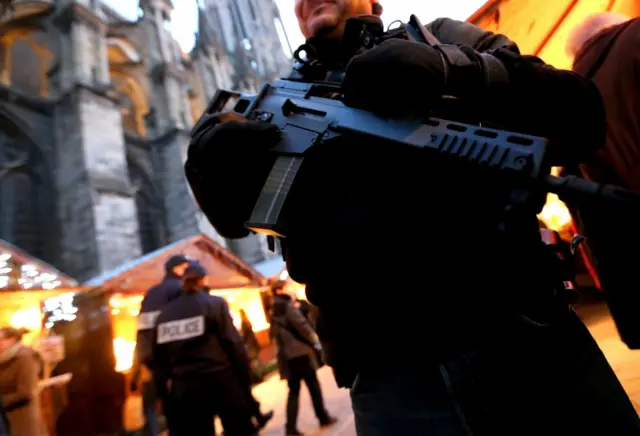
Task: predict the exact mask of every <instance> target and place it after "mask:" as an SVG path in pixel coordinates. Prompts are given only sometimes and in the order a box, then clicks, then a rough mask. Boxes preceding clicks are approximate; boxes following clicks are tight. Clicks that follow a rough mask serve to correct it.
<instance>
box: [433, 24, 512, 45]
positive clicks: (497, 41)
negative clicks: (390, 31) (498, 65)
mask: <svg viewBox="0 0 640 436" xmlns="http://www.w3.org/2000/svg"><path fill="white" fill-rule="evenodd" d="M426 27H427V30H429V31H430V32H431V33H432V34H433V36H435V37H436V38H438V40H439V41H440V42H441V43H442V44H452V45H468V46H469V47H472V48H473V49H474V50H476V51H477V52H479V53H484V52H487V51H490V50H497V49H506V50H510V51H512V52H514V53H520V50H519V49H518V46H517V45H516V43H515V42H513V41H511V40H510V39H509V38H507V37H506V36H505V35H501V34H499V33H493V32H490V31H488V30H484V29H481V28H480V27H478V26H476V25H473V24H471V23H465V22H463V21H457V20H452V19H451V18H438V19H437V20H435V21H433V22H431V23H429V24H428V25H427V26H426Z"/></svg>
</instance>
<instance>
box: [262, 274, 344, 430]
mask: <svg viewBox="0 0 640 436" xmlns="http://www.w3.org/2000/svg"><path fill="white" fill-rule="evenodd" d="M282 288H283V283H282V282H277V283H276V284H274V286H273V293H274V296H273V307H272V312H271V334H272V336H273V337H274V338H275V340H276V349H277V353H276V357H277V359H278V369H279V370H280V377H281V378H283V379H285V380H287V385H288V386H289V395H288V396H287V422H286V426H285V432H286V435H287V436H300V435H302V433H301V432H300V431H299V430H298V428H297V420H298V407H299V402H300V387H301V384H302V381H304V383H305V384H306V385H307V389H309V395H310V396H311V401H312V403H313V409H314V412H315V414H316V418H318V421H319V422H320V426H321V427H328V426H330V425H332V424H334V423H335V422H336V421H337V420H336V419H335V418H334V417H332V416H331V415H329V412H327V409H326V408H325V404H324V399H323V397H322V390H321V388H320V382H319V381H318V377H317V375H316V371H317V369H318V361H317V358H316V354H317V350H320V348H321V347H320V341H319V339H318V336H317V335H316V333H315V331H314V330H313V328H312V327H311V325H310V324H309V321H308V320H307V319H306V318H305V317H304V315H303V314H302V313H301V312H300V311H299V310H298V309H296V307H295V306H294V302H293V299H292V298H291V297H290V296H289V295H287V294H285V293H282V292H281V291H282Z"/></svg>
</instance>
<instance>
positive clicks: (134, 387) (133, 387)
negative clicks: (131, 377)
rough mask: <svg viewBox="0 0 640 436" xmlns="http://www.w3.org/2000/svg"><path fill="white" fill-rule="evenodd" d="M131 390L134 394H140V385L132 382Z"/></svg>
mask: <svg viewBox="0 0 640 436" xmlns="http://www.w3.org/2000/svg"><path fill="white" fill-rule="evenodd" d="M129 390H130V391H131V392H132V393H136V392H138V383H137V382H135V381H132V382H131V384H130V385H129Z"/></svg>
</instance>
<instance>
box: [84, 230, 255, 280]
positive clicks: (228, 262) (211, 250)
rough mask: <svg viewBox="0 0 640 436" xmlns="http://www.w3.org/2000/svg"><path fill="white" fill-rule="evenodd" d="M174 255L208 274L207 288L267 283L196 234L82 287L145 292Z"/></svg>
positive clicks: (162, 273)
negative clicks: (181, 255)
mask: <svg viewBox="0 0 640 436" xmlns="http://www.w3.org/2000/svg"><path fill="white" fill-rule="evenodd" d="M176 254H183V255H185V256H187V257H189V258H191V259H194V260H197V261H198V262H200V263H201V264H202V265H203V266H204V267H205V268H206V270H207V272H208V281H209V286H210V287H211V289H229V288H240V287H251V286H262V285H264V284H266V282H267V280H266V278H265V277H263V276H262V275H261V274H260V273H258V272H257V271H255V270H254V269H253V268H251V267H250V266H249V265H247V264H246V263H245V262H243V261H242V260H240V258H238V257H237V256H235V255H234V254H233V253H231V252H230V251H229V250H227V249H226V248H224V247H222V246H221V245H220V244H218V243H217V242H215V241H213V240H212V239H211V238H209V237H208V236H206V235H198V236H193V237H190V238H185V239H182V240H180V241H176V242H174V243H172V244H170V245H167V246H166V247H163V248H160V249H159V250H156V251H153V252H151V253H149V254H146V255H144V256H142V257H139V258H137V259H134V260H131V261H129V262H127V263H125V264H123V265H121V266H119V267H118V268H115V269H113V270H111V271H108V272H106V273H104V274H102V275H100V276H97V277H94V278H92V279H90V280H88V281H86V282H85V283H83V285H84V286H90V287H95V286H100V287H102V288H105V289H109V290H111V289H113V290H118V291H124V292H127V291H130V292H140V291H146V290H147V289H149V288H150V287H151V286H153V285H155V284H157V283H159V282H160V281H161V280H162V278H163V277H164V264H165V262H166V261H167V260H168V259H169V258H170V257H171V256H174V255H176Z"/></svg>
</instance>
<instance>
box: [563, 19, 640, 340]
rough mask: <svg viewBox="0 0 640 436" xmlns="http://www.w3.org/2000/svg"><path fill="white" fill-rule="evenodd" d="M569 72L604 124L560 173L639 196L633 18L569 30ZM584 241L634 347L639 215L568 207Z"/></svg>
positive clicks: (639, 81) (638, 37)
mask: <svg viewBox="0 0 640 436" xmlns="http://www.w3.org/2000/svg"><path fill="white" fill-rule="evenodd" d="M567 53H568V55H569V56H571V57H573V59H574V63H573V70H574V71H575V72H577V73H580V74H582V75H583V76H585V77H587V78H588V79H591V80H592V81H593V83H594V84H595V85H596V87H597V88H598V91H600V95H601V96H602V101H603V103H604V108H605V111H606V120H607V136H606V140H605V144H604V147H602V148H601V149H600V150H599V151H598V153H597V154H596V155H595V156H593V157H592V158H591V159H590V160H588V161H587V162H585V163H583V164H582V165H580V167H579V168H566V169H565V170H566V171H568V172H570V173H574V174H579V175H581V176H582V177H584V178H586V179H588V180H592V181H594V182H598V183H603V184H612V185H617V186H620V187H622V188H626V189H630V190H632V191H640V74H639V73H640V19H637V18H636V19H629V18H628V17H625V16H622V15H619V14H613V13H606V12H605V13H599V14H594V15H591V16H590V17H588V18H587V19H586V20H585V21H584V22H582V23H581V24H580V25H578V26H577V27H576V28H575V29H574V30H573V32H572V34H571V35H570V37H569V40H568V43H567ZM569 207H570V209H571V213H572V216H573V218H574V221H575V223H576V226H577V227H578V229H579V231H580V233H582V234H583V235H584V236H586V238H587V242H586V248H587V254H588V260H589V262H590V263H591V264H592V266H593V269H594V270H595V273H596V275H597V278H598V279H599V282H600V284H601V287H602V290H603V291H604V295H605V296H606V299H607V303H608V305H609V308H610V310H611V313H612V315H613V316H614V319H615V321H616V325H617V327H618V331H619V332H620V336H621V338H622V340H623V341H624V342H625V343H626V344H627V345H628V346H629V347H630V348H632V349H640V317H638V307H640V294H639V293H638V292H635V291H634V287H635V286H636V285H637V283H638V278H637V272H636V270H637V267H638V262H640V259H639V258H638V244H640V230H638V219H640V217H639V216H637V215H636V214H630V213H629V211H615V210H610V209H609V208H597V207H589V205H582V206H581V207H579V208H576V207H571V205H569Z"/></svg>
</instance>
